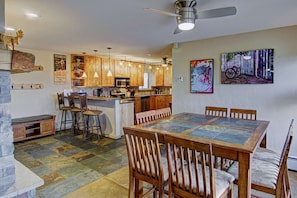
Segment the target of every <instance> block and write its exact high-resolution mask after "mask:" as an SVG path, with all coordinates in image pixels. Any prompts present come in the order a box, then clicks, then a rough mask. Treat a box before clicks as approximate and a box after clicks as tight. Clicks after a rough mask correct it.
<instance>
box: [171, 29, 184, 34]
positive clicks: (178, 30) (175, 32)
mask: <svg viewBox="0 0 297 198" xmlns="http://www.w3.org/2000/svg"><path fill="white" fill-rule="evenodd" d="M182 32H183V31H182V30H180V29H179V28H178V27H176V28H175V30H174V32H173V34H179V33H182Z"/></svg>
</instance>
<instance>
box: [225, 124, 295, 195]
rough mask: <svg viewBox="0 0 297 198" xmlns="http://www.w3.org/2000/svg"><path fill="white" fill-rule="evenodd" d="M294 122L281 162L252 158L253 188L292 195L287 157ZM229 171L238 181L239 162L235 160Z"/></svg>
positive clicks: (275, 193) (288, 134) (276, 193)
mask: <svg viewBox="0 0 297 198" xmlns="http://www.w3.org/2000/svg"><path fill="white" fill-rule="evenodd" d="M292 123H293V120H292V121H291V125H290V127H289V130H288V133H287V137H286V141H285V143H284V146H283V149H282V153H281V155H280V160H279V164H275V163H274V161H269V160H268V159H265V160H261V159H257V158H253V159H252V169H251V173H252V176H251V183H252V189H254V190H257V191H261V192H264V193H268V194H272V195H274V196H275V197H276V198H289V197H292V194H291V188H290V183H289V176H288V168H287V159H288V155H289V152H290V146H291V143H292V139H293V127H292ZM228 172H229V173H230V174H232V175H234V176H235V178H236V180H235V183H236V182H237V178H238V163H237V162H235V163H234V164H233V165H232V166H231V167H230V168H229V170H228Z"/></svg>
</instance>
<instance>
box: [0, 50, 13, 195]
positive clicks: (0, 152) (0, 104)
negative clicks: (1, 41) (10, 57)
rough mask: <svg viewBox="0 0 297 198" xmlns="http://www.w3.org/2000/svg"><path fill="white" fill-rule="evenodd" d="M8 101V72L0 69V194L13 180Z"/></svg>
mask: <svg viewBox="0 0 297 198" xmlns="http://www.w3.org/2000/svg"><path fill="white" fill-rule="evenodd" d="M1 55H2V54H1ZM0 60H1V58H0ZM0 65H1V62H0ZM10 102H11V96H10V72H9V71H1V70H0V181H1V182H0V196H1V194H3V193H5V192H6V190H7V189H8V188H9V187H10V186H12V185H13V184H14V182H15V164H14V162H15V160H14V155H13V151H14V145H13V132H12V127H11V115H10V110H9V105H10Z"/></svg>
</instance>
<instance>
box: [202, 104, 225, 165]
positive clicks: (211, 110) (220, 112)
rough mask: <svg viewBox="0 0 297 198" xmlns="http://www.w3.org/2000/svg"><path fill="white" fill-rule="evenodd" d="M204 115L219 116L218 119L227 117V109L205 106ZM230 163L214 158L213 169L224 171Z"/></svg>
mask: <svg viewBox="0 0 297 198" xmlns="http://www.w3.org/2000/svg"><path fill="white" fill-rule="evenodd" d="M205 115H207V116H219V117H225V118H226V117H228V108H226V107H215V106H205ZM229 163H230V162H229V161H228V160H227V159H223V158H221V157H217V156H216V157H215V158H214V166H215V168H218V167H220V168H221V169H223V170H224V169H226V168H225V167H227V166H228V165H227V164H229Z"/></svg>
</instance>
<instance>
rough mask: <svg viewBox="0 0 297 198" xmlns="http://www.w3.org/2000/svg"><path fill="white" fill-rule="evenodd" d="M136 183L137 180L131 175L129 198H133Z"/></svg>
mask: <svg viewBox="0 0 297 198" xmlns="http://www.w3.org/2000/svg"><path fill="white" fill-rule="evenodd" d="M134 183H135V180H134V178H133V177H132V176H131V175H130V176H129V198H133V197H134V196H133V190H134V188H133V187H134Z"/></svg>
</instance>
